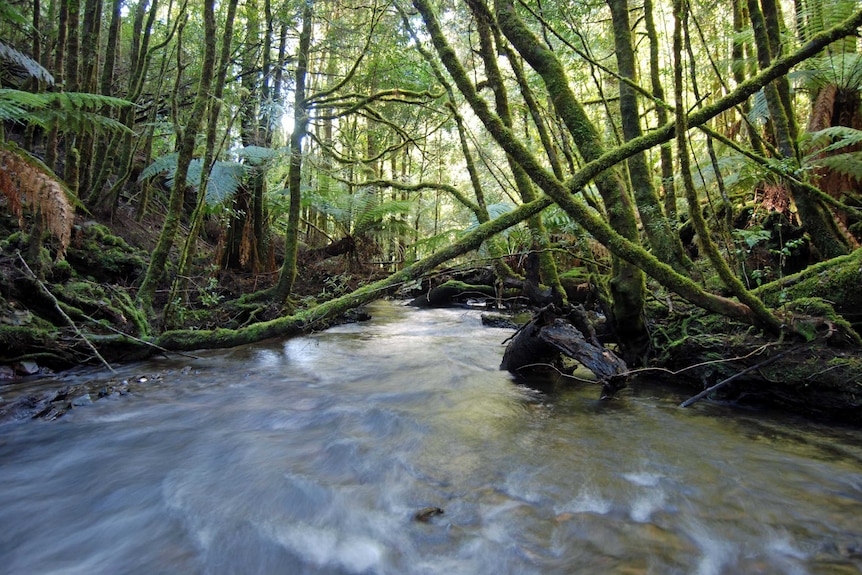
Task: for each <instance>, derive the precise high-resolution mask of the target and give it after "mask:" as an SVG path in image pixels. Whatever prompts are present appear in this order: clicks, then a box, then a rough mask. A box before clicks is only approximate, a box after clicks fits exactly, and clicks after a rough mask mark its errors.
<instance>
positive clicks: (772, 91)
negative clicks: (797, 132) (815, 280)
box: [748, 0, 848, 258]
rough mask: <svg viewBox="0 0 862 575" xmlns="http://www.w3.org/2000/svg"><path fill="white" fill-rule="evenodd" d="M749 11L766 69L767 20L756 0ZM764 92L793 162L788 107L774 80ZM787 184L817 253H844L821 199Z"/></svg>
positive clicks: (779, 140)
mask: <svg viewBox="0 0 862 575" xmlns="http://www.w3.org/2000/svg"><path fill="white" fill-rule="evenodd" d="M748 12H749V16H750V18H751V24H752V27H753V28H754V41H755V45H756V47H757V62H758V64H759V66H760V68H761V69H765V68H767V67H769V65H770V64H771V63H772V53H771V50H770V47H769V37H768V33H767V26H766V19H765V18H764V15H763V13H762V12H761V10H760V6H759V5H758V3H757V0H748ZM763 93H764V96H766V104H767V107H768V109H769V116H770V119H771V123H772V127H773V131H774V133H775V139H776V142H777V143H778V150H779V152H780V153H781V155H782V156H783V157H784V158H786V159H787V160H790V161H793V162H795V161H796V160H797V156H798V150H797V148H796V142H795V140H794V139H793V137H792V129H791V123H790V121H789V119H788V114H787V110H786V108H785V104H784V102H783V101H782V97H781V94H780V92H779V89H778V86H777V85H776V83H770V84H767V85H766V86H764V87H763ZM787 187H788V189H789V191H790V194H791V196H792V197H793V201H794V202H795V203H796V208H797V210H798V211H799V218H800V220H802V225H803V226H804V227H805V229H806V230H807V231H808V234H809V235H810V236H811V241H812V243H813V244H814V246H815V247H816V248H817V250H818V251H819V252H820V255H821V256H822V257H824V258H833V257H836V256H840V255H844V254H846V253H847V252H848V245H847V241H846V239H845V238H844V237H843V236H842V235H841V232H840V231H839V230H838V228H837V226H836V225H835V220H834V218H833V217H832V214H831V213H830V212H829V209H828V208H827V207H826V206H825V205H823V202H822V201H820V199H819V198H816V197H814V196H812V195H811V193H810V192H809V191H808V190H806V189H804V188H801V187H800V186H794V185H793V184H792V183H788V184H787Z"/></svg>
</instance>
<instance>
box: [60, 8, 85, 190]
mask: <svg viewBox="0 0 862 575" xmlns="http://www.w3.org/2000/svg"><path fill="white" fill-rule="evenodd" d="M66 3H67V5H68V12H69V20H68V22H67V26H68V31H67V33H66V64H65V70H64V73H63V75H64V78H65V85H64V91H66V92H77V91H78V90H79V89H80V88H79V76H78V67H79V61H78V56H79V49H80V36H79V31H78V26H79V24H80V20H81V18H80V17H81V2H80V0H66ZM76 146H77V139H76V135H75V134H74V133H71V132H69V133H67V134H66V156H65V161H66V169H65V171H64V172H63V179H64V180H65V181H66V185H67V186H68V187H69V190H70V191H71V192H72V193H73V194H75V195H77V194H78V165H79V162H80V153H79V151H78V148H77V147H76Z"/></svg>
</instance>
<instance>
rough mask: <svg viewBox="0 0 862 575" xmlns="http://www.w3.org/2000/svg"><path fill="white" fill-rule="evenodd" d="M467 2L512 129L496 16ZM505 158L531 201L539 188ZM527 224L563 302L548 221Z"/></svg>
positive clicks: (542, 268) (543, 269)
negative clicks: (494, 31) (499, 57)
mask: <svg viewBox="0 0 862 575" xmlns="http://www.w3.org/2000/svg"><path fill="white" fill-rule="evenodd" d="M468 5H469V6H470V8H471V10H472V11H473V14H474V16H475V17H476V27H477V31H478V33H479V46H480V47H479V53H480V54H481V56H482V61H483V63H484V66H485V75H486V77H487V81H488V84H489V85H490V87H491V90H493V92H494V102H495V107H496V110H497V115H498V116H499V117H500V120H501V121H502V122H503V124H504V125H505V126H506V127H507V128H509V129H512V127H513V125H514V122H513V120H512V112H511V108H510V106H509V97H508V94H507V92H506V87H505V85H504V83H503V77H502V74H501V73H500V69H499V67H498V66H497V52H498V48H499V49H500V50H502V46H499V44H502V41H501V40H502V39H501V38H500V37H499V34H494V38H492V25H493V18H492V17H491V13H490V12H489V11H488V8H487V6H486V5H485V4H484V3H483V2H482V0H469V1H468ZM495 41H496V42H495ZM506 160H507V162H508V164H509V169H510V170H511V171H512V176H513V178H514V180H515V187H516V188H517V190H518V194H519V195H520V196H521V200H522V201H524V202H531V201H533V200H534V199H536V191H535V190H534V189H533V183H532V181H530V178H529V176H528V175H527V173H526V172H525V171H524V168H523V167H522V166H521V165H520V164H519V163H518V162H516V161H515V159H514V158H512V157H511V156H509V155H507V157H506ZM527 226H528V227H529V230H530V239H531V240H532V245H531V246H530V248H531V249H535V250H537V255H538V259H539V273H540V276H541V280H542V281H543V282H544V283H545V284H546V285H547V286H548V287H550V288H551V290H552V292H553V293H554V296H555V299H556V300H558V301H559V302H561V303H562V302H565V301H566V291H565V290H564V289H563V286H562V284H561V283H560V277H559V275H558V273H557V264H556V262H555V261H554V258H553V257H552V254H551V252H550V250H549V248H550V245H551V242H550V240H549V239H548V232H547V231H546V230H545V225H544V223H543V222H542V215H541V214H536V215H535V216H533V217H531V218H530V219H529V220H527Z"/></svg>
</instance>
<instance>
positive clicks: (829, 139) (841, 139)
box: [802, 126, 862, 179]
mask: <svg viewBox="0 0 862 575" xmlns="http://www.w3.org/2000/svg"><path fill="white" fill-rule="evenodd" d="M860 144H862V130H856V129H854V128H848V127H845V126H833V127H830V128H825V129H823V130H819V131H817V132H811V133H809V134H806V135H805V137H804V139H803V141H802V147H803V149H804V150H805V151H806V155H805V157H804V158H803V160H802V163H803V166H804V167H806V168H825V169H829V170H831V171H833V172H836V173H839V174H842V175H846V176H850V177H851V178H854V179H860V178H862V151H859V150H851V151H845V152H844V153H840V154H833V153H832V152H837V151H839V150H844V149H847V148H852V147H856V146H859V145H860ZM830 154H831V155H830Z"/></svg>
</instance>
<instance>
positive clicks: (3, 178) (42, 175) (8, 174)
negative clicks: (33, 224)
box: [0, 147, 75, 259]
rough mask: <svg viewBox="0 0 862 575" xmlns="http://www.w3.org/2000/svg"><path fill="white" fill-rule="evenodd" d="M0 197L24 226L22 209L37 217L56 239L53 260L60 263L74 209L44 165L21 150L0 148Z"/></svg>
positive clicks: (64, 192)
mask: <svg viewBox="0 0 862 575" xmlns="http://www.w3.org/2000/svg"><path fill="white" fill-rule="evenodd" d="M0 167H2V170H0V193H2V194H3V195H4V196H6V198H7V199H8V200H9V201H8V204H7V205H8V206H9V207H10V210H11V211H12V213H13V214H14V215H15V216H17V217H18V222H19V226H21V227H23V225H24V207H25V206H26V207H28V208H29V209H30V210H31V211H33V212H35V213H36V214H38V216H39V217H41V218H42V219H43V220H44V222H45V227H46V228H47V229H48V230H49V231H50V232H51V233H52V234H53V235H54V237H56V238H57V241H58V243H59V249H58V252H57V259H62V258H63V256H64V254H65V253H66V248H67V247H68V245H69V240H70V238H71V237H72V224H73V223H74V220H75V209H74V207H73V206H72V202H71V201H70V200H69V198H70V196H71V194H70V193H69V191H68V190H67V189H66V187H65V186H64V185H63V184H62V182H60V180H59V179H58V178H57V177H56V176H55V175H54V174H53V173H52V172H51V171H50V170H49V169H48V168H47V167H45V165H44V164H42V163H41V162H39V161H38V160H36V159H35V158H33V157H31V156H30V155H29V154H27V153H26V152H24V151H23V150H18V149H14V150H13V149H7V148H4V147H0Z"/></svg>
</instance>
